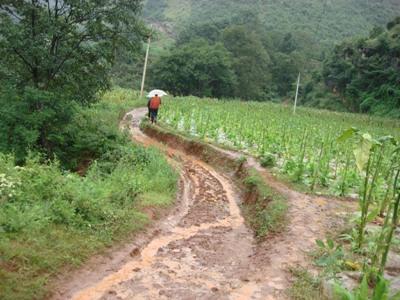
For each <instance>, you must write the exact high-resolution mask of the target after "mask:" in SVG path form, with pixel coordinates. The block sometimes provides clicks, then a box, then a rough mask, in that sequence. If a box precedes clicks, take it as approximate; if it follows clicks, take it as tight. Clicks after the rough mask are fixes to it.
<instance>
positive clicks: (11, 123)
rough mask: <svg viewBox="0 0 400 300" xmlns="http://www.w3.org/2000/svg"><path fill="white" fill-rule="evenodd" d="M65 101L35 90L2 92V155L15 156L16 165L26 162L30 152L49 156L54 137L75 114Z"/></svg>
mask: <svg viewBox="0 0 400 300" xmlns="http://www.w3.org/2000/svg"><path fill="white" fill-rule="evenodd" d="M63 100H64V99H63V98H62V96H57V95H56V94H55V93H53V92H49V91H43V90H39V89H35V88H32V87H27V88H24V89H21V90H19V91H17V90H16V89H15V88H12V87H5V88H4V89H2V90H0V116H1V118H0V128H1V130H0V152H5V153H14V154H15V158H16V161H17V163H22V162H23V160H24V158H25V156H26V154H27V151H28V150H29V149H30V150H43V151H45V152H46V153H47V154H49V155H50V153H51V151H53V150H54V146H55V145H54V143H53V140H54V137H56V136H57V135H59V130H60V129H61V128H62V127H63V126H65V125H66V124H67V123H68V122H69V121H70V120H71V116H72V114H73V112H74V110H73V105H72V103H70V102H67V101H65V102H64V101H63ZM36 108H37V110H36ZM34 111H35V112H34ZM39 145H41V146H39Z"/></svg>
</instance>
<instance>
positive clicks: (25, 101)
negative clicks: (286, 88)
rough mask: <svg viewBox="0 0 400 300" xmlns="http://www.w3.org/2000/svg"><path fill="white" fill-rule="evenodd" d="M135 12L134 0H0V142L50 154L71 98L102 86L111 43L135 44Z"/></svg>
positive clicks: (20, 152) (129, 47)
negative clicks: (0, 135) (0, 138)
mask: <svg viewBox="0 0 400 300" xmlns="http://www.w3.org/2000/svg"><path fill="white" fill-rule="evenodd" d="M105 8H106V9H105ZM139 12H140V1H138V0H133V1H131V0H129V1H128V0H124V1H117V2H115V1H110V0H100V1H97V0H96V1H94V0H90V1H75V0H70V1H43V0H32V1H9V0H3V1H0V36H1V38H0V87H1V89H0V103H1V111H0V113H1V114H0V128H2V131H1V134H2V141H1V142H0V150H1V151H7V152H15V153H16V159H17V160H18V161H20V160H21V159H22V158H23V157H24V155H25V154H26V148H29V147H30V148H34V149H39V150H42V151H44V152H45V153H46V155H47V156H48V157H51V156H52V155H53V154H54V151H55V148H56V147H57V143H56V141H55V140H60V136H59V134H60V133H59V132H60V131H61V130H62V129H63V128H64V126H66V125H67V124H68V123H69V122H70V120H71V118H72V114H73V113H74V111H76V109H75V105H76V104H75V103H78V104H79V105H87V104H88V103H92V102H94V101H96V95H97V93H98V92H99V91H103V90H105V89H107V88H108V87H109V71H110V69H111V67H112V65H113V63H114V55H115V54H116V53H115V49H117V48H118V49H121V50H120V51H130V52H134V51H135V50H138V49H139V48H140V47H141V39H142V32H143V29H142V25H141V23H140V22H138V13H139ZM128 37H129V38H128Z"/></svg>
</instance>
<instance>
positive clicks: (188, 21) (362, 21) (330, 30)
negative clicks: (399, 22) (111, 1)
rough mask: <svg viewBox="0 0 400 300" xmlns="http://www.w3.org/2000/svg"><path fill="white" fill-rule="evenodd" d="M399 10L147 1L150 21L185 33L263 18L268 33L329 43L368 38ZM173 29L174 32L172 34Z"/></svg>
mask: <svg viewBox="0 0 400 300" xmlns="http://www.w3.org/2000/svg"><path fill="white" fill-rule="evenodd" d="M399 12H400V2H399V1H397V0H381V1H376V0H375V1H371V0H335V1H333V0H296V1H292V0H279V1H276V0H249V1H242V0H218V1H213V0H147V1H145V5H144V14H145V17H146V18H147V19H148V20H149V21H150V22H152V23H156V24H158V25H159V26H160V25H163V26H166V27H167V28H170V29H171V28H172V32H173V33H177V32H180V31H181V30H182V28H184V27H187V26H189V25H198V24H201V23H223V22H230V21H231V20H233V19H238V18H243V17H244V16H246V15H247V17H248V18H258V19H259V21H260V23H261V24H262V25H263V26H264V27H265V29H269V30H274V31H285V32H287V31H297V30H299V31H306V32H308V33H310V34H311V35H312V36H314V37H315V38H316V39H317V40H318V41H319V42H321V43H324V44H329V43H331V42H338V41H341V40H342V39H343V38H346V37H350V36H354V35H364V34H367V33H368V32H369V31H370V30H371V29H372V28H373V27H374V26H376V25H379V26H383V25H385V24H386V23H387V22H388V21H390V20H391V19H393V18H394V17H395V16H396V14H399ZM170 31H171V30H170Z"/></svg>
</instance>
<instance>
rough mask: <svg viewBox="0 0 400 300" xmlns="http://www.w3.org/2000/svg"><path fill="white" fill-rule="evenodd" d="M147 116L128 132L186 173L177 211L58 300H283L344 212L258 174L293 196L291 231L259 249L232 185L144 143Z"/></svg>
mask: <svg viewBox="0 0 400 300" xmlns="http://www.w3.org/2000/svg"><path fill="white" fill-rule="evenodd" d="M145 111H146V110H144V109H137V110H135V111H133V112H131V113H130V114H129V115H128V120H129V124H130V128H129V130H130V132H131V134H132V136H133V137H134V139H135V140H137V141H138V142H140V143H143V144H144V145H147V146H149V145H152V146H156V147H159V148H160V149H162V150H163V151H165V152H166V153H167V154H168V155H169V157H173V158H174V164H176V165H177V167H178V168H179V169H180V171H181V183H180V186H181V188H180V193H179V195H178V204H177V207H176V209H175V211H174V212H173V213H172V214H171V215H170V216H169V217H167V218H165V219H164V220H162V221H160V222H159V224H157V225H156V227H155V229H154V230H153V233H152V234H151V235H148V236H144V237H142V238H139V239H142V243H141V244H140V242H139V243H138V242H137V241H135V242H134V244H133V245H131V246H129V245H128V246H126V247H125V248H124V250H121V251H119V252H118V255H117V257H116V258H114V259H113V258H112V259H109V261H108V262H103V263H102V265H101V266H99V267H96V266H95V265H92V266H90V267H89V268H87V269H86V270H84V271H83V272H81V273H80V275H76V276H74V278H73V279H72V280H71V282H68V283H67V284H65V286H64V287H62V288H61V289H60V292H59V293H58V294H57V295H56V296H55V297H54V299H74V300H89V299H91V300H92V299H93V300H94V299H104V300H105V299H109V300H112V299H286V298H287V294H286V290H287V288H288V287H289V284H290V276H289V274H288V272H287V267H289V266H292V267H293V266H297V265H302V266H307V265H308V261H307V256H306V251H309V250H311V249H312V248H313V247H314V244H315V239H316V238H321V237H323V235H324V234H325V232H326V230H328V229H329V227H330V226H331V224H332V222H334V221H335V220H337V219H338V218H337V216H335V214H332V212H333V211H338V208H339V206H340V205H339V204H338V203H336V202H335V201H329V202H328V201H326V200H325V199H320V198H314V197H309V196H306V195H303V194H300V193H296V192H293V191H290V190H289V189H288V188H287V187H286V186H285V185H283V184H280V183H279V182H277V181H275V179H273V178H272V177H271V176H270V175H269V174H268V173H267V172H265V171H264V170H262V169H260V171H261V172H262V174H263V176H264V178H265V180H266V181H268V182H269V184H271V185H272V186H273V187H274V188H275V189H276V190H277V191H279V192H281V193H283V194H285V195H286V196H288V201H289V205H290V210H289V213H288V219H289V223H290V224H289V226H288V228H289V229H288V230H287V232H284V233H282V234H281V235H280V236H277V237H274V238H271V239H269V240H268V241H265V242H264V243H262V244H256V242H255V241H254V239H253V234H252V232H251V230H250V229H249V228H247V226H246V225H245V223H244V219H243V217H242V215H241V212H240V208H239V203H240V193H239V192H238V190H237V188H236V187H235V185H234V184H233V183H232V181H231V180H230V178H228V177H227V176H226V175H225V174H222V173H219V172H217V171H216V170H215V169H213V168H212V167H211V166H209V165H207V164H205V163H203V162H201V161H199V160H198V159H197V158H196V157H191V156H189V155H187V154H185V153H181V152H179V151H177V150H175V149H173V148H168V147H166V146H164V145H161V144H159V143H158V142H157V141H154V140H152V139H150V138H149V137H147V136H145V135H144V134H143V133H142V132H141V131H140V130H139V122H140V119H141V118H142V116H143V115H144V114H145ZM228 154H229V155H236V154H235V153H233V152H232V153H228ZM171 159H172V158H171ZM249 163H250V164H254V166H255V167H258V165H257V162H255V161H252V160H250V162H249ZM340 210H342V209H340ZM138 245H139V246H138Z"/></svg>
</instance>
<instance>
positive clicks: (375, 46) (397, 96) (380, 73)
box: [323, 19, 400, 118]
mask: <svg viewBox="0 0 400 300" xmlns="http://www.w3.org/2000/svg"><path fill="white" fill-rule="evenodd" d="M388 28H390V29H389V30H379V31H378V30H374V31H373V32H372V33H371V35H370V37H368V38H362V39H359V40H354V41H348V42H344V43H342V44H340V45H338V46H337V47H336V48H335V50H334V52H333V54H332V55H331V56H330V57H329V58H328V59H327V60H326V62H325V64H324V70H323V79H324V82H325V85H326V86H327V88H328V89H330V90H331V91H333V92H334V93H338V94H340V95H341V97H342V99H343V103H344V105H345V106H346V107H347V109H349V110H351V111H355V112H364V113H375V114H380V115H387V116H392V117H397V118H398V117H400V89H399V82H400V72H399V67H400V59H399V57H400V20H399V19H396V20H394V21H393V22H390V23H389V25H388Z"/></svg>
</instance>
